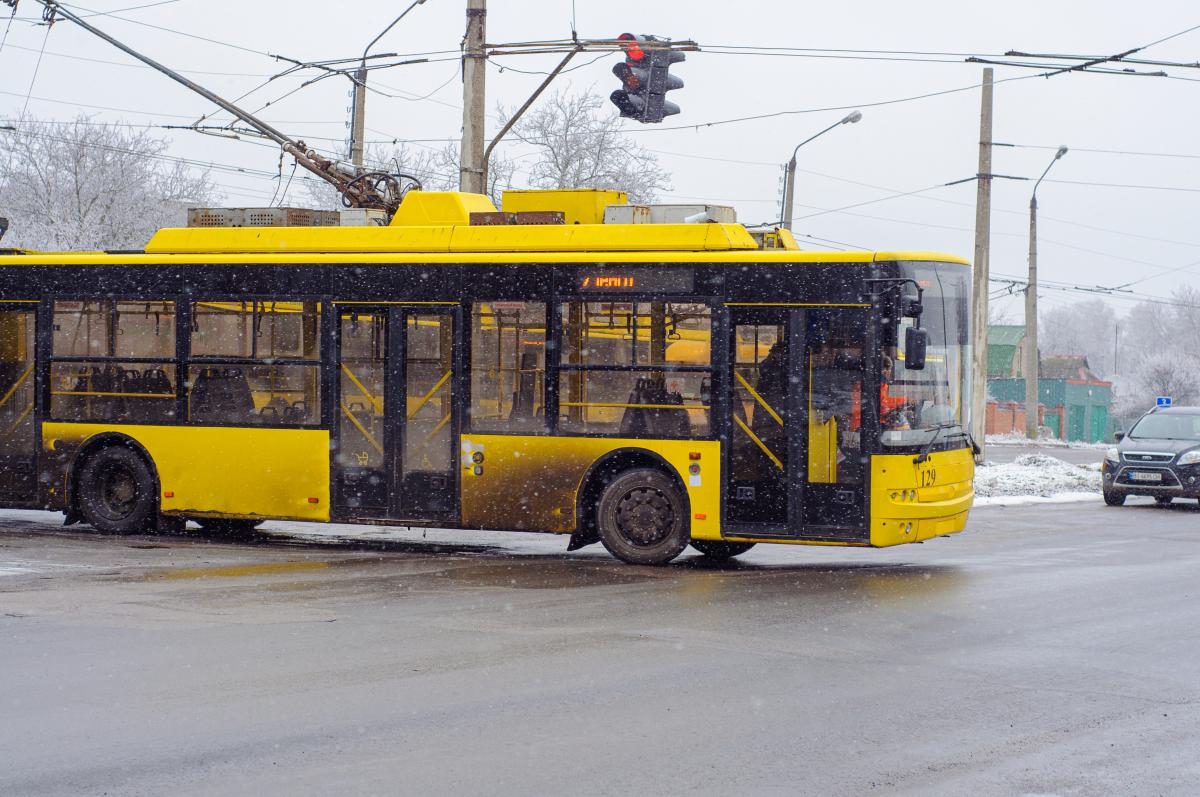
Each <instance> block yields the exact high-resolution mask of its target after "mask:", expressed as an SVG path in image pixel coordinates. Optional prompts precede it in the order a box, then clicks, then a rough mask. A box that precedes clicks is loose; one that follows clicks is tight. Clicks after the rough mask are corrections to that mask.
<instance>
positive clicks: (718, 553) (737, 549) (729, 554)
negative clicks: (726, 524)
mask: <svg viewBox="0 0 1200 797" xmlns="http://www.w3.org/2000/svg"><path fill="white" fill-rule="evenodd" d="M690 544H691V546H692V547H693V548H695V549H696V550H697V551H699V552H700V553H702V554H704V556H705V558H707V559H711V560H713V561H714V562H723V561H725V560H726V559H732V558H733V557H735V556H741V555H742V554H744V553H745V552H746V551H748V550H750V549H751V548H753V547H754V545H755V544H754V543H752V542H722V541H720V540H692V541H691V543H690Z"/></svg>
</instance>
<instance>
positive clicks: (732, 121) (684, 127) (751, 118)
mask: <svg viewBox="0 0 1200 797" xmlns="http://www.w3.org/2000/svg"><path fill="white" fill-rule="evenodd" d="M1035 77H1040V75H1021V76H1019V77H1009V78H1003V79H1002V80H997V81H995V82H994V83H993V85H999V84H1001V83H1010V82H1012V81H1015V80H1028V79H1030V78H1035ZM980 85H982V84H980V83H972V84H971V85H969V86H960V87H959V88H954V89H943V90H941V91H930V92H926V93H925V94H916V95H913V96H911V97H898V98H896V99H892V100H879V101H876V102H858V103H854V104H851V105H833V106H828V107H825V108H799V109H796V110H791V111H774V112H772V113H761V114H754V115H752V116H739V117H736V118H733V119H720V120H717V121H713V122H699V123H697V124H694V125H681V126H677V127H650V128H647V127H642V128H637V129H631V130H626V131H624V132H626V133H654V132H665V131H668V130H699V129H700V128H705V127H716V126H718V125H728V124H735V123H738V122H751V121H757V120H760V119H774V118H777V117H780V116H792V115H796V114H810V113H827V112H830V111H847V110H852V109H859V108H879V107H882V106H885V105H899V104H901V103H906V102H917V101H919V100H927V99H930V98H933V97H943V96H946V95H948V94H959V93H961V92H964V91H973V90H974V89H977V88H979V87H980Z"/></svg>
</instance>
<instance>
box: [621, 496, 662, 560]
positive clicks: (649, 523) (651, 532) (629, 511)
mask: <svg viewBox="0 0 1200 797" xmlns="http://www.w3.org/2000/svg"><path fill="white" fill-rule="evenodd" d="M616 514H617V516H616V521H617V528H618V529H619V530H620V532H621V535H622V536H623V537H625V539H627V540H629V541H630V542H632V543H633V544H635V545H646V546H648V545H654V544H655V543H658V542H661V541H662V540H663V539H665V538H666V537H667V536H668V535H669V534H670V532H671V526H672V525H673V524H674V521H675V516H674V512H672V511H671V504H670V502H669V501H667V498H666V496H664V495H663V494H662V493H661V492H659V491H658V490H653V489H648V488H638V489H636V490H630V491H629V492H628V493H626V494H625V496H624V497H623V498H622V499H621V501H620V503H619V504H618V505H617V513H616Z"/></svg>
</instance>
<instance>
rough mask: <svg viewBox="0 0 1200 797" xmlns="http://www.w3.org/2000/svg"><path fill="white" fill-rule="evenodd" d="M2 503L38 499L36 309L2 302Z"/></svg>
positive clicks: (0, 404) (0, 425)
mask: <svg viewBox="0 0 1200 797" xmlns="http://www.w3.org/2000/svg"><path fill="white" fill-rule="evenodd" d="M0 308H2V309H0V503H4V504H8V505H13V504H33V503H35V502H36V501H37V427H36V426H35V417H34V397H35V395H36V394H35V391H34V387H33V385H34V367H33V364H34V342H35V335H34V329H35V323H36V322H35V317H36V313H35V308H34V307H33V306H32V305H30V306H28V307H25V306H22V305H12V304H10V305H0Z"/></svg>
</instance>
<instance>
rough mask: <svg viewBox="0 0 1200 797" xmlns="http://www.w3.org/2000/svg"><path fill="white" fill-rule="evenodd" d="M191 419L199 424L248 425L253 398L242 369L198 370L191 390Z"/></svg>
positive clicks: (251, 420)
mask: <svg viewBox="0 0 1200 797" xmlns="http://www.w3.org/2000/svg"><path fill="white" fill-rule="evenodd" d="M191 419H192V420H193V421H199V422H201V423H232V424H237V423H252V422H253V419H254V398H253V396H251V394H250V383H249V382H248V381H247V380H246V375H245V373H244V372H243V371H242V369H241V368H203V369H201V371H200V373H199V374H198V375H197V376H196V384H195V385H194V386H193V387H192V400H191Z"/></svg>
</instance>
